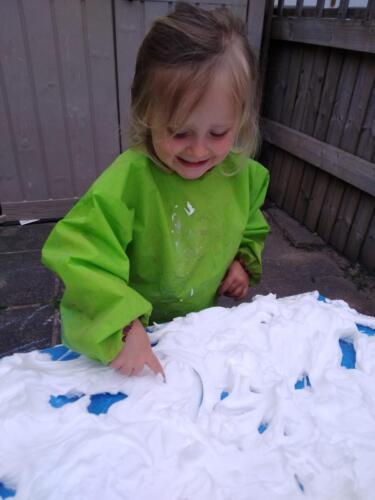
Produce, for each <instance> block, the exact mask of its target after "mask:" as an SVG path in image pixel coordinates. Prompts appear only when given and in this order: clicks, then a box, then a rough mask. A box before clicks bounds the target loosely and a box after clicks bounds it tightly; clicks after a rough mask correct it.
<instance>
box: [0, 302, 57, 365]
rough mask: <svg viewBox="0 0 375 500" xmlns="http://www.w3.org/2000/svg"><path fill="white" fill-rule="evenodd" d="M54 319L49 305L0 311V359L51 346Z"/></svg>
mask: <svg viewBox="0 0 375 500" xmlns="http://www.w3.org/2000/svg"><path fill="white" fill-rule="evenodd" d="M54 317H55V309H54V307H53V306H52V305H50V304H42V305H39V306H27V307H21V308H10V309H7V310H2V311H0V357H2V356H7V355H10V354H13V353H14V352H28V351H33V350H34V349H42V348H44V347H49V346H51V344H52V342H51V339H52V331H53V323H54Z"/></svg>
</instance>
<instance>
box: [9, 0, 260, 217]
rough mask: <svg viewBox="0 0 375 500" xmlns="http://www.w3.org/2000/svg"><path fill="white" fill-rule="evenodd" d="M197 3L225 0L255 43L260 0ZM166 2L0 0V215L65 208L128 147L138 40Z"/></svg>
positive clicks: (57, 212)
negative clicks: (131, 93)
mask: <svg viewBox="0 0 375 500" xmlns="http://www.w3.org/2000/svg"><path fill="white" fill-rule="evenodd" d="M197 4H198V5H201V6H202V7H204V8H214V7H217V6H218V5H226V6H227V7H228V8H229V9H231V10H232V11H233V12H234V13H235V14H236V15H238V16H239V17H241V18H242V19H243V20H244V21H245V22H247V23H248V31H249V38H250V41H251V43H252V45H253V47H254V48H255V50H256V51H259V48H260V43H261V37H262V28H263V17H264V10H265V0H224V1H219V0H208V1H207V2H206V3H202V2H201V3H197ZM174 7H175V2H172V1H163V0H161V1H154V0H146V1H139V0H134V1H130V0H17V1H16V0H1V1H0V209H1V213H0V219H2V220H18V219H33V218H50V217H61V216H63V215H64V214H65V213H66V211H67V210H68V209H69V208H70V207H71V206H72V205H73V204H74V202H75V201H76V200H77V199H78V198H79V197H80V196H81V195H82V193H83V192H84V191H85V190H86V189H87V188H88V186H89V185H90V184H91V183H92V182H93V180H94V179H95V178H96V177H97V176H98V175H99V173H100V172H101V171H102V170H103V169H104V168H105V167H106V166H108V165H109V164H110V163H111V161H112V160H113V159H114V158H115V157H116V156H117V155H118V154H119V153H120V151H122V150H123V149H125V148H126V147H127V144H128V116H129V97H130V84H131V80H132V76H133V71H134V65H135V58H136V53H137V50H138V47H139V44H140V42H141V40H142V38H143V36H144V34H145V32H146V31H147V30H148V28H149V26H150V24H151V23H152V21H153V20H154V19H155V18H156V17H157V16H160V15H164V14H167V13H168V12H169V11H171V10H173V9H174ZM1 214H2V215H1ZM0 222H1V220H0Z"/></svg>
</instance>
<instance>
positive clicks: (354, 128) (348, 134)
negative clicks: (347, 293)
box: [330, 55, 375, 256]
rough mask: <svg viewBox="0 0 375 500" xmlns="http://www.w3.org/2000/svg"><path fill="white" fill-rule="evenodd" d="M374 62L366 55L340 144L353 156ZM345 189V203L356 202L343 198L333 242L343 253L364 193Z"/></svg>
mask: <svg viewBox="0 0 375 500" xmlns="http://www.w3.org/2000/svg"><path fill="white" fill-rule="evenodd" d="M371 59H372V57H370V56H369V55H365V56H364V58H363V59H362V61H361V64H360V66H359V71H358V75H357V80H356V83H355V87H354V91H353V96H352V99H351V103H350V108H349V112H348V117H347V119H346V121H345V127H344V131H343V135H342V137H341V141H340V145H341V148H342V149H344V150H345V151H348V152H350V153H355V152H356V146H357V143H358V140H359V136H360V133H361V130H362V125H363V121H364V118H365V114H366V109H367V105H368V102H369V99H370V95H371V91H372V89H373V86H374V79H375V64H374V61H372V60H371ZM344 189H345V191H344V198H345V200H350V199H351V198H353V200H351V203H348V202H347V203H344V198H343V201H342V203H341V206H340V208H339V210H338V213H337V220H336V222H335V225H334V227H333V230H332V234H331V238H330V242H331V243H332V245H333V246H334V247H335V248H336V249H337V250H339V251H340V252H342V251H343V250H344V247H345V243H346V240H347V238H348V236H349V232H350V230H351V225H352V222H353V219H354V216H355V213H356V202H357V204H358V202H359V198H360V194H359V193H358V191H357V190H356V189H353V188H352V187H350V186H344ZM345 195H346V196H345ZM362 211H363V209H362V208H361V212H362ZM362 222H363V217H362ZM359 234H362V236H363V237H364V235H365V231H363V230H361V231H355V235H356V238H355V240H356V241H358V235H359ZM353 241H354V239H353ZM350 248H351V250H350V253H351V255H352V256H353V255H354V253H355V252H356V251H355V250H354V247H353V244H352V245H351V246H350ZM357 254H359V248H358V250H357Z"/></svg>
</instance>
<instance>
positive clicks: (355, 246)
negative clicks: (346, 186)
mask: <svg viewBox="0 0 375 500" xmlns="http://www.w3.org/2000/svg"><path fill="white" fill-rule="evenodd" d="M348 191H349V190H348ZM350 194H351V193H350ZM352 197H353V196H352ZM353 198H354V197H353ZM374 210H375V200H374V197H371V196H368V195H366V194H362V196H361V200H360V203H359V206H358V210H357V213H356V214H355V219H354V221H353V224H351V230H350V233H349V237H348V239H347V243H346V246H345V255H346V256H347V257H348V258H349V259H350V260H351V261H353V262H354V261H356V260H357V259H358V256H359V254H360V250H361V247H362V244H363V242H364V240H365V237H366V233H367V230H368V228H369V224H370V222H371V219H372V216H373V214H374ZM350 215H351V214H350ZM351 222H352V220H350V223H351ZM343 248H344V247H343Z"/></svg>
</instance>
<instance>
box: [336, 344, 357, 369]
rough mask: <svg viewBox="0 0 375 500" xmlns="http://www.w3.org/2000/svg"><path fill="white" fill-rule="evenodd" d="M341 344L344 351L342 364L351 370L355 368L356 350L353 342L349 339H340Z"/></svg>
mask: <svg viewBox="0 0 375 500" xmlns="http://www.w3.org/2000/svg"><path fill="white" fill-rule="evenodd" d="M339 344H340V347H341V352H342V359H341V366H343V367H345V368H348V369H350V370H351V369H353V368H355V362H356V352H355V349H354V346H353V343H352V342H349V341H348V340H344V339H340V340H339Z"/></svg>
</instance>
